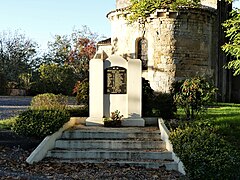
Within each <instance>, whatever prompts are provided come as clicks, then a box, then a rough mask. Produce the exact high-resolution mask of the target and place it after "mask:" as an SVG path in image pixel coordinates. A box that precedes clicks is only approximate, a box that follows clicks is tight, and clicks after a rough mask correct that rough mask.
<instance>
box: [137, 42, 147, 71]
mask: <svg viewBox="0 0 240 180" xmlns="http://www.w3.org/2000/svg"><path fill="white" fill-rule="evenodd" d="M137 59H141V60H142V70H147V68H148V43H147V40H146V39H145V38H142V39H139V40H138V41H137Z"/></svg>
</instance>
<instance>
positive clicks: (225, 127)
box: [177, 103, 240, 150]
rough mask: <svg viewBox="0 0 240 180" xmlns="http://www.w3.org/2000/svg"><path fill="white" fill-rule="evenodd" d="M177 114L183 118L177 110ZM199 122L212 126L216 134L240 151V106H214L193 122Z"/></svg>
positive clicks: (225, 104) (220, 104)
mask: <svg viewBox="0 0 240 180" xmlns="http://www.w3.org/2000/svg"><path fill="white" fill-rule="evenodd" d="M177 114H178V116H179V117H180V118H184V112H183V110H178V113H177ZM199 121H205V122H209V123H211V124H213V126H214V127H215V129H216V131H217V133H218V134H220V135H221V136H223V138H224V139H225V140H227V141H229V142H230V143H231V144H232V145H234V146H235V147H236V148H237V149H239V150H240V104H232V103H217V104H214V105H213V106H211V107H209V108H208V109H207V111H206V113H204V114H202V115H201V116H200V117H199V118H198V120H196V121H195V122H199Z"/></svg>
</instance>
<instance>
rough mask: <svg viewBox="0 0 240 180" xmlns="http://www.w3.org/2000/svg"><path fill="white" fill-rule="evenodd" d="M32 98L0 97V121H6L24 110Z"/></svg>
mask: <svg viewBox="0 0 240 180" xmlns="http://www.w3.org/2000/svg"><path fill="white" fill-rule="evenodd" d="M31 100H32V97H28V96H0V119H7V118H9V117H12V116H15V115H17V114H19V113H20V112H22V111H24V110H26V109H27V108H28V107H29V105H30V103H31Z"/></svg>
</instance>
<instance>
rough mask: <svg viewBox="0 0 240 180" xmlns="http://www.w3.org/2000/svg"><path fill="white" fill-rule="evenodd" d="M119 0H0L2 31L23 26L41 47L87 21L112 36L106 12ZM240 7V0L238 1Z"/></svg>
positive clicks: (22, 28)
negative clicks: (55, 36)
mask: <svg viewBox="0 0 240 180" xmlns="http://www.w3.org/2000/svg"><path fill="white" fill-rule="evenodd" d="M115 2H116V1H115V0H87V1H85V0H0V12H1V17H0V32H2V31H9V30H10V31H12V32H14V31H15V30H19V32H21V33H24V34H25V35H26V37H29V38H30V39H32V40H34V41H36V42H37V43H38V44H39V45H40V46H41V48H43V49H45V48H47V42H48V41H53V40H54V39H53V36H54V35H57V34H58V35H70V34H71V32H72V30H73V28H76V29H80V28H81V27H82V26H83V25H86V26H88V27H89V28H90V30H91V31H92V32H96V33H97V34H98V35H100V36H101V35H104V36H106V37H110V35H111V27H110V22H109V20H108V19H107V18H106V15H107V13H108V12H110V11H111V10H114V9H115V7H116V3H115ZM234 6H235V7H240V2H239V1H237V2H236V3H234Z"/></svg>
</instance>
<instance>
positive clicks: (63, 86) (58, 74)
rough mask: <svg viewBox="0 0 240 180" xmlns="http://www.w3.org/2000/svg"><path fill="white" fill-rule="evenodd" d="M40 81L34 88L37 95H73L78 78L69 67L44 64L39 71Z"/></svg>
mask: <svg viewBox="0 0 240 180" xmlns="http://www.w3.org/2000/svg"><path fill="white" fill-rule="evenodd" d="M38 72H39V74H40V79H39V81H38V82H37V83H36V84H35V86H33V88H34V87H35V91H36V93H54V94H64V95H71V94H72V89H73V87H74V84H75V83H76V81H77V76H76V75H75V73H74V70H73V68H72V67H71V66H69V65H63V66H60V65H57V64H49V65H47V64H43V65H41V66H40V68H39V69H38Z"/></svg>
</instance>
